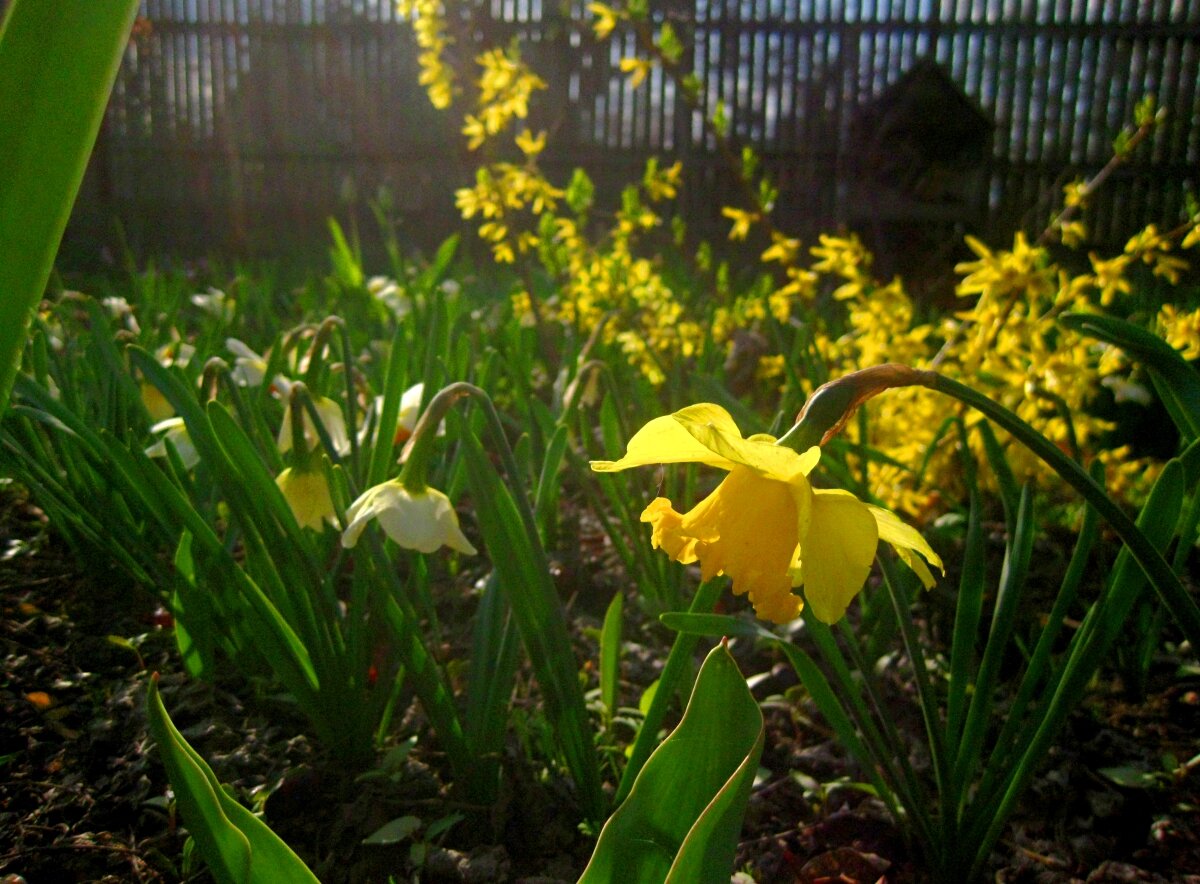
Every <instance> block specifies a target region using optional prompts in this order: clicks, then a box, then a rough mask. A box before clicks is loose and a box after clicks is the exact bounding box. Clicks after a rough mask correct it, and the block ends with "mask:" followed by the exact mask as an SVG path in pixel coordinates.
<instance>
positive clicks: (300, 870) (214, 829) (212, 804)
mask: <svg viewBox="0 0 1200 884" xmlns="http://www.w3.org/2000/svg"><path fill="white" fill-rule="evenodd" d="M146 711H147V714H148V715H149V719H150V732H151V733H152V734H153V735H154V741H155V742H156V743H157V744H158V751H159V753H160V754H161V756H162V760H163V765H164V766H165V767H166V769H167V776H168V777H169V778H170V780H171V788H172V789H173V790H174V792H175V800H176V802H177V803H178V805H179V809H180V812H181V813H182V815H183V822H184V824H185V825H186V826H187V827H188V831H189V832H190V833H191V835H192V838H194V839H195V841H196V845H197V846H198V847H199V849H200V855H201V856H203V857H204V861H205V862H206V863H208V867H209V870H210V871H211V872H212V875H213V877H214V878H215V879H216V880H217V881H218V884H226V882H229V884H303V882H306V881H311V882H313V884H316V882H317V878H316V876H315V875H313V873H312V872H311V871H309V869H308V867H307V866H305V865H304V863H303V862H301V861H300V858H299V857H297V856H296V854H294V853H293V852H292V849H291V848H290V847H288V846H287V845H286V844H285V843H284V842H283V841H282V840H280V838H279V836H278V835H276V834H275V833H274V832H272V831H271V830H270V828H268V827H267V824H266V823H264V822H263V821H262V820H260V819H259V818H258V817H256V816H255V815H254V814H252V813H251V812H250V811H248V810H247V809H246V808H244V807H242V805H240V804H238V803H237V802H236V801H234V800H233V799H232V798H231V797H229V795H228V794H227V793H226V792H225V790H224V789H223V788H222V787H221V784H220V783H219V782H218V781H217V778H216V775H214V774H213V772H212V770H211V769H210V768H209V766H208V765H207V764H205V763H204V759H202V758H201V757H200V756H199V755H198V754H197V753H196V751H195V750H194V749H192V747H191V746H189V745H188V744H187V741H186V740H184V739H183V736H182V735H181V734H180V733H179V731H178V730H176V728H175V725H174V724H173V723H172V722H171V719H170V716H168V715H167V710H166V708H165V707H164V706H163V703H162V698H161V697H159V694H158V677H157V676H155V677H154V678H153V679H151V681H150V688H149V691H148V692H147V695H146Z"/></svg>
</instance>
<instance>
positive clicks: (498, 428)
mask: <svg viewBox="0 0 1200 884" xmlns="http://www.w3.org/2000/svg"><path fill="white" fill-rule="evenodd" d="M465 396H470V397H472V398H473V399H475V401H476V402H478V403H479V405H480V406H481V407H482V408H483V413H484V416H485V417H486V418H487V422H488V429H489V430H490V432H491V434H492V437H493V438H494V440H495V443H496V448H497V450H498V451H499V452H500V460H501V461H502V463H503V465H504V472H505V473H506V474H507V475H508V477H509V480H510V481H511V482H516V481H517V479H518V477H519V476H520V475H521V470H520V468H519V467H518V466H517V459H516V457H515V456H514V455H513V452H512V447H511V446H510V445H509V444H508V437H507V436H506V435H505V433H504V423H503V422H502V421H501V420H500V414H499V412H497V411H496V406H495V404H493V402H492V398H491V397H490V396H488V394H487V393H486V392H484V391H483V390H481V389H480V388H479V387H477V386H475V385H474V384H468V383H467V382H466V381H456V382H454V383H453V384H449V385H448V386H445V387H443V388H442V389H441V390H439V391H438V393H437V395H436V396H434V397H433V399H431V400H430V401H429V407H428V408H426V409H425V411H424V413H422V415H421V419H420V420H419V421H417V426H416V427H415V428H414V429H413V434H412V438H411V439H409V441H408V448H407V452H408V456H407V457H406V458H405V461H404V469H402V470H401V471H400V482H401V484H403V485H404V487H405V488H407V489H408V490H409V491H412V492H417V491H421V490H424V488H425V486H426V484H427V483H426V481H425V476H426V475H427V473H428V470H429V463H430V461H431V459H432V455H433V440H434V438H435V437H436V435H437V427H438V425H439V424H441V422H442V419H443V418H445V416H446V412H448V411H449V410H450V407H451V406H452V405H454V403H455V402H457V401H458V400H459V399H462V398H463V397H465ZM513 500H514V501H515V502H516V505H517V509H518V511H520V513H521V521H522V523H523V524H524V526H525V530H526V531H528V532H529V536H530V537H538V536H540V535H539V534H538V530H537V522H536V520H535V519H534V517H533V509H532V508H531V507H530V505H529V500H528V498H527V497H526V495H525V494H514V495H513Z"/></svg>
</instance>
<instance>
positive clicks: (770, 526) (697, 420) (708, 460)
mask: <svg viewBox="0 0 1200 884" xmlns="http://www.w3.org/2000/svg"><path fill="white" fill-rule="evenodd" d="M820 457H821V451H820V448H818V447H815V446H814V447H812V448H810V449H808V450H807V451H805V452H804V453H802V454H801V453H797V452H795V451H793V450H792V449H790V448H786V447H784V446H781V445H776V444H775V440H774V439H773V438H772V437H770V436H766V435H758V436H751V437H749V438H743V437H742V434H741V432H740V431H739V430H738V428H737V425H736V424H734V422H733V418H732V417H730V416H729V413H728V412H727V411H725V410H724V409H723V408H721V407H720V406H718V405H712V404H708V403H701V404H699V405H692V406H689V407H687V408H684V409H682V410H681V411H677V412H675V413H674V414H671V415H667V416H666V417H660V418H655V419H654V420H652V421H650V423H648V424H646V426H644V427H642V429H641V430H639V431H638V432H637V433H635V434H634V436H633V438H632V439H630V440H629V445H628V449H627V451H626V454H625V456H624V457H623V458H621V459H620V460H618V461H615V462H613V461H593V462H592V469H593V470H596V471H598V472H615V471H617V470H624V469H628V468H630V467H637V466H646V465H650V464H659V463H703V464H707V465H709V466H713V467H719V468H721V469H724V470H728V471H729V475H728V476H727V477H726V478H725V479H724V481H722V482H721V484H720V485H719V486H718V487H717V489H716V491H714V492H713V493H712V494H710V495H709V496H708V497H707V498H706V499H704V500H703V501H701V502H700V503H699V504H697V505H696V506H695V507H694V508H693V509H692V510H691V511H690V512H688V513H682V514H681V513H678V512H676V511H675V510H674V508H673V507H672V506H671V502H670V501H669V500H667V499H666V498H662V497H659V498H656V499H655V500H654V501H652V502H651V503H650V505H649V506H648V507H646V509H645V511H644V512H643V513H642V521H644V522H649V523H650V525H651V529H652V530H651V543H653V545H654V546H655V547H656V548H661V549H662V550H663V551H664V552H666V553H667V554H668V555H669V556H671V558H673V559H675V560H676V561H678V562H682V563H684V564H689V563H691V562H697V561H698V562H699V563H700V567H701V574H702V577H703V579H705V580H709V579H711V578H713V577H715V576H717V575H719V574H727V575H728V576H729V577H730V578H732V580H733V591H734V592H735V593H738V594H742V593H746V594H748V595H749V598H750V602H751V603H752V604H753V605H754V610H755V612H756V613H757V614H758V616H760V617H762V618H763V619H765V620H771V621H773V622H775V623H785V622H787V621H788V620H792V619H794V618H795V617H796V616H797V615H799V613H800V610H801V609H802V608H803V606H804V601H802V600H801V599H800V597H799V596H796V595H794V594H793V593H792V588H793V587H800V586H802V587H803V588H804V600H806V601H807V602H808V604H810V605H811V606H812V609H813V613H814V614H815V615H816V617H817V619H819V620H821V621H823V622H825V623H834V622H836V621H837V620H839V619H841V617H842V615H843V614H844V613H845V612H846V608H847V607H848V606H849V604H850V602H851V600H852V599H853V598H854V596H855V595H857V594H858V592H859V590H861V589H862V586H863V583H864V582H865V581H866V579H867V575H868V573H869V572H870V569H871V564H872V562H873V561H874V559H875V548H876V546H877V545H878V543H879V541H880V540H886V541H887V542H888V543H890V544H892V546H894V547H895V548H896V551H897V553H898V554H899V555H900V557H901V559H902V560H903V561H904V562H905V563H906V564H907V565H908V566H909V567H911V568H912V569H913V570H914V571H916V573H917V574H918V575H919V576H920V578H921V580H922V582H923V583H924V584H925V586H926V587H929V586H932V584H933V576H932V575H931V574H930V572H929V569H928V567H926V565H925V562H924V561H922V560H921V558H919V557H918V556H917V555H916V554H917V553H919V554H920V556H923V557H924V559H925V561H928V562H929V563H930V564H932V565H934V566H935V567H937V568H939V569H940V568H941V567H942V562H941V559H939V558H938V556H937V554H936V553H934V551H933V550H932V549H931V548H930V547H929V544H927V543H926V542H925V540H924V538H922V537H921V535H920V534H918V533H917V532H916V531H915V530H914V529H912V528H911V527H909V526H908V525H905V524H904V523H903V522H901V521H900V520H899V519H898V518H897V517H896V516H895V515H894V514H892V513H891V512H889V511H887V510H884V509H881V508H879V507H875V506H871V505H869V504H865V503H863V502H862V501H860V500H858V498H856V497H855V496H854V495H852V494H850V493H849V492H846V491H839V490H825V489H819V488H813V487H812V485H811V484H809V481H808V478H807V477H808V474H809V473H810V472H811V471H812V470H813V468H814V467H815V466H816V465H817V461H818V460H820Z"/></svg>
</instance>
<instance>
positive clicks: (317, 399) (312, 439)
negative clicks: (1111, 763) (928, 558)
mask: <svg viewBox="0 0 1200 884" xmlns="http://www.w3.org/2000/svg"><path fill="white" fill-rule="evenodd" d="M312 399H313V405H314V406H315V407H316V410H317V415H318V417H320V418H321V423H322V425H324V427H325V432H326V433H327V434H328V435H329V441H330V442H332V443H333V450H334V451H336V452H337V453H338V454H339V455H342V456H345V455H347V454H349V453H350V436H349V435H348V434H347V432H346V418H345V416H344V415H343V414H342V407H341V406H340V405H338V404H337V403H336V402H334V401H333V400H332V399H328V398H326V397H325V396H313V397H312ZM300 419H301V420H302V421H303V424H304V443H305V445H306V446H307V447H308V448H310V449H311V448H315V447H316V446H317V444H318V443H319V442H320V441H321V437H320V436H319V435H318V434H317V428H316V427H315V426H313V422H312V418H311V417H310V416H309V413H308V409H307V408H306V409H304V411H303V413H302V414H301V415H300ZM276 443H277V445H278V448H279V453H280V454H287V452H289V451H291V450H292V401H291V399H290V398H288V400H287V407H286V408H284V410H283V423H282V424H281V425H280V427H279V438H278V439H277V440H276Z"/></svg>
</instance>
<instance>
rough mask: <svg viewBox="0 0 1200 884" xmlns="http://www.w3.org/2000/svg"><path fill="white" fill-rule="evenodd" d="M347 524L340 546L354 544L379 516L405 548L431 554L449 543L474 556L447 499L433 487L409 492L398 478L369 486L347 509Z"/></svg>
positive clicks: (381, 523)
mask: <svg viewBox="0 0 1200 884" xmlns="http://www.w3.org/2000/svg"><path fill="white" fill-rule="evenodd" d="M346 518H347V519H349V520H350V524H349V525H347V526H346V530H345V531H344V532H343V533H342V546H344V547H347V548H349V547H353V546H354V545H355V544H357V543H358V538H359V537H360V536H361V535H362V533H363V530H364V529H365V528H366V527H367V522H369V521H371V519H378V520H379V524H380V526H382V528H383V530H384V532H385V533H386V534H387V536H388V537H390V538H392V540H394V541H395V542H396V543H397V544H399V545H400V546H403V547H405V548H406V549H415V550H416V551H417V552H423V553H431V552H434V551H435V550H437V549H438V548H439V547H442V546H448V547H450V548H451V549H454V550H458V551H459V552H461V553H467V554H468V555H474V554H475V552H476V550H475V547H473V546H471V542H470V541H469V540H467V538H466V537H465V536H464V535H463V533H462V529H461V528H459V527H458V514H457V513H455V512H454V507H453V506H451V504H450V499H449V498H448V497H446V495H445V494H443V493H442V492H440V491H438V490H437V489H436V488H424V489H422V490H421V491H410V490H409V489H408V488H405V487H404V485H403V483H401V482H400V481H399V480H398V479H393V480H392V481H390V482H384V483H382V484H380V485H376V486H375V487H373V488H368V489H367V490H366V491H365V492H363V494H362V495H361V496H359V498H358V500H356V501H354V503H352V504H350V509H348V510H347V511H346Z"/></svg>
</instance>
